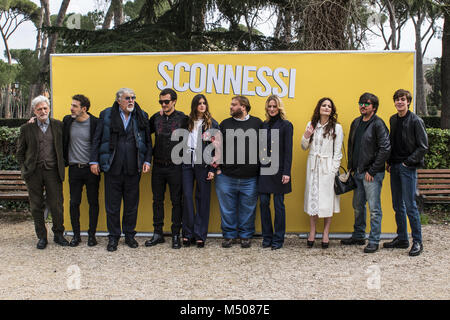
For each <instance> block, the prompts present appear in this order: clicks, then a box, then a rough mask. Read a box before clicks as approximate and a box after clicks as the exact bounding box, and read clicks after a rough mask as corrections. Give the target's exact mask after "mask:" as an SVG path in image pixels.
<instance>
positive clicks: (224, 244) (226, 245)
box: [222, 238, 233, 248]
mask: <svg viewBox="0 0 450 320" xmlns="http://www.w3.org/2000/svg"><path fill="white" fill-rule="evenodd" d="M232 244H233V239H226V238H225V239H223V241H222V248H231V245H232Z"/></svg>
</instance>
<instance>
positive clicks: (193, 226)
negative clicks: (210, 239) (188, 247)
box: [182, 164, 211, 241]
mask: <svg viewBox="0 0 450 320" xmlns="http://www.w3.org/2000/svg"><path fill="white" fill-rule="evenodd" d="M182 168H183V169H182V170H183V237H184V238H188V239H193V238H195V239H196V240H202V241H206V237H207V235H208V225H209V212H210V210H209V208H210V199H211V181H210V180H206V178H207V177H208V171H209V170H208V168H205V166H204V165H194V166H192V165H190V164H187V165H185V164H183V165H182ZM194 181H195V207H194Z"/></svg>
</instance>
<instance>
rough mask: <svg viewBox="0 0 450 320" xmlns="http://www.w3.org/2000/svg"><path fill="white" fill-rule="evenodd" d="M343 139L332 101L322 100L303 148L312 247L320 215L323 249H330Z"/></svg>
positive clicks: (304, 139) (306, 200)
mask: <svg viewBox="0 0 450 320" xmlns="http://www.w3.org/2000/svg"><path fill="white" fill-rule="evenodd" d="M343 139H344V133H343V131H342V126H341V125H340V124H339V123H337V113H336V107H335V105H334V103H333V101H332V100H331V99H330V98H322V99H320V100H319V102H318V103H317V106H316V108H315V109H314V113H313V116H312V119H311V121H310V122H308V125H307V127H306V131H305V133H304V134H303V137H302V149H303V150H307V149H308V148H309V154H308V161H307V165H306V183H305V203H304V210H305V212H306V213H307V214H309V216H310V232H309V236H308V240H307V245H308V247H309V248H311V247H312V246H313V245H314V239H315V236H316V224H317V220H318V218H324V219H325V220H324V230H323V236H322V248H324V249H326V248H328V243H329V237H328V235H329V231H330V225H331V218H332V216H333V213H335V212H339V211H340V208H339V196H337V195H336V194H335V193H334V177H335V175H336V173H337V172H338V170H339V166H340V164H341V159H342V152H341V147H342V141H343Z"/></svg>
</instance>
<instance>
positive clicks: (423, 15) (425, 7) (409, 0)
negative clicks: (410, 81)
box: [402, 0, 441, 115]
mask: <svg viewBox="0 0 450 320" xmlns="http://www.w3.org/2000/svg"><path fill="white" fill-rule="evenodd" d="M402 1H403V3H404V4H405V6H406V10H407V12H408V14H409V16H410V19H411V21H412V22H413V24H414V30H415V37H416V44H415V49H416V107H417V112H418V113H419V114H423V115H427V114H428V111H427V101H426V94H425V78H424V70H423V57H424V56H425V52H426V50H427V47H428V44H429V42H430V40H431V38H432V37H433V36H434V35H435V33H436V31H437V26H436V20H437V19H438V18H439V16H440V14H441V11H440V10H439V9H438V8H437V6H435V5H434V4H433V3H432V2H431V1H429V0H402ZM425 21H428V23H429V27H428V28H427V30H426V31H425V33H423V32H422V27H423V26H424V23H425ZM422 42H424V43H425V46H422Z"/></svg>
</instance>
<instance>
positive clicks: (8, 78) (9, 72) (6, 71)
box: [0, 59, 19, 87]
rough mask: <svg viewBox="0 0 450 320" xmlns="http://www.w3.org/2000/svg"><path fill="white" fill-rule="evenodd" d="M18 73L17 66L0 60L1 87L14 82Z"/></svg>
mask: <svg viewBox="0 0 450 320" xmlns="http://www.w3.org/2000/svg"><path fill="white" fill-rule="evenodd" d="M18 72H19V69H18V67H17V65H9V64H7V63H6V62H3V61H2V60H1V59H0V87H1V86H5V85H8V84H10V83H12V82H14V79H15V78H16V76H17V73H18Z"/></svg>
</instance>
